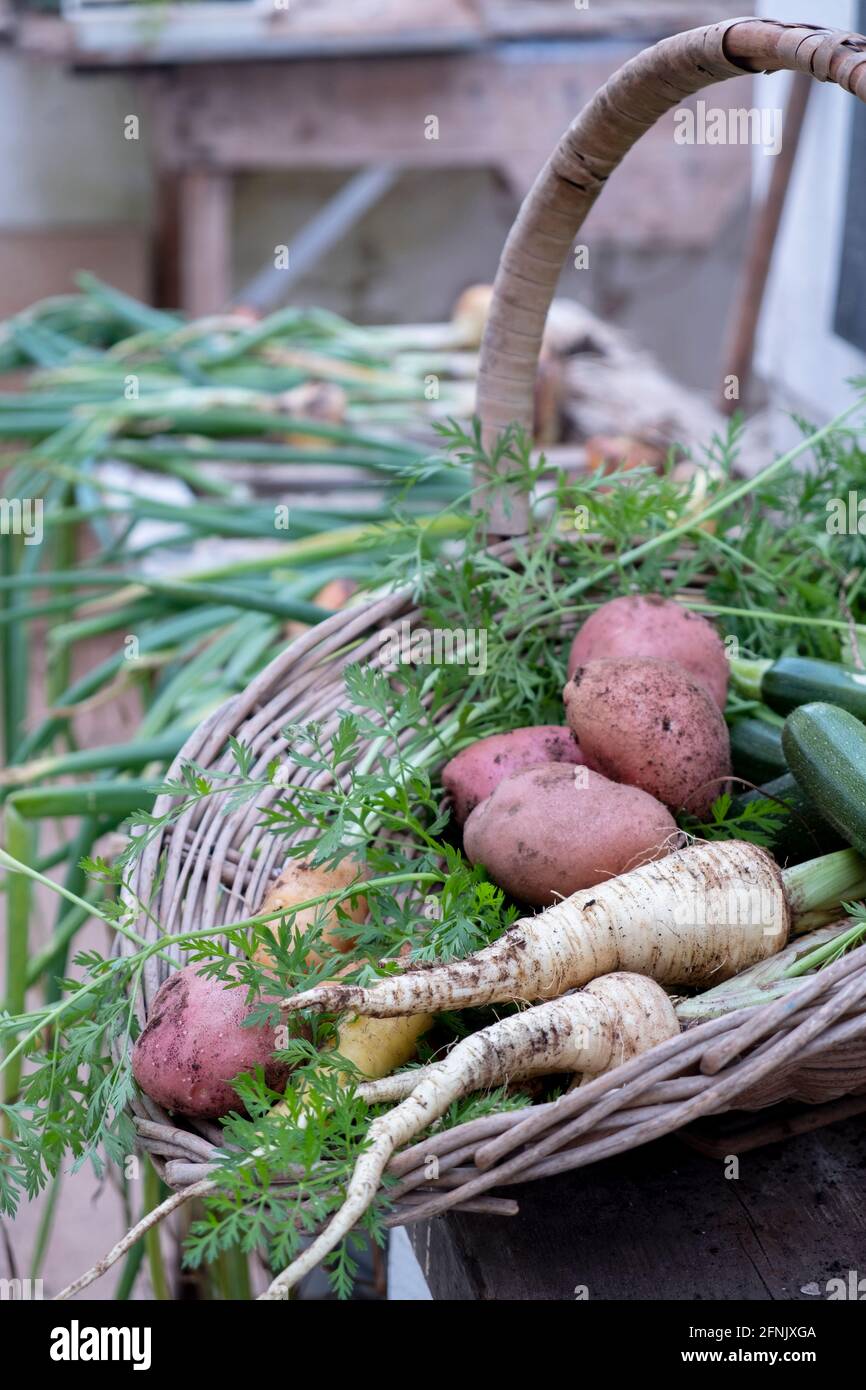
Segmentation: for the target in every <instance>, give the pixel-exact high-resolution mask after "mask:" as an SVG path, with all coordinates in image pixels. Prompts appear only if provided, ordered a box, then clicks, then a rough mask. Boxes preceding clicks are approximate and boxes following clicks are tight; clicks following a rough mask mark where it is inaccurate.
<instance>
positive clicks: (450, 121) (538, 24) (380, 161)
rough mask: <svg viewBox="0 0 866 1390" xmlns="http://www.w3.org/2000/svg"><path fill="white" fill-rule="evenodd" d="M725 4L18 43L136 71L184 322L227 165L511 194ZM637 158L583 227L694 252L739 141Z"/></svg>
mask: <svg viewBox="0 0 866 1390" xmlns="http://www.w3.org/2000/svg"><path fill="white" fill-rule="evenodd" d="M0 4H2V0H0ZM133 9H134V7H133ZM223 9H224V11H225V12H226V14H227V15H228V14H229V13H230V11H231V7H230V6H224V7H223ZM182 10H183V12H184V15H185V16H186V17H187V18H189V17H190V16H194V12H195V6H190V5H186V6H183V7H182ZM95 11H97V13H96V15H95V20H96V21H97V22H98V7H95ZM737 12H738V7H737V5H736V0H733V3H731V0H727V3H726V0H676V2H675V3H666V0H610V3H605V4H604V5H595V4H590V5H589V6H588V8H586V9H580V8H578V7H577V6H575V5H573V4H571V3H569V2H568V0H531V3H527V0H316V3H315V4H308V3H305V0H292V3H291V4H290V5H288V6H285V7H280V6H275V7H274V8H273V9H270V10H269V11H268V13H267V15H265V14H264V12H263V17H262V25H261V33H260V34H259V35H256V34H255V33H253V34H252V35H248V36H247V37H246V38H245V39H244V41H243V42H242V43H239V44H238V46H237V48H236V50H230V52H227V50H226V42H225V35H223V36H222V38H221V40H220V43H219V45H217V44H216V43H211V46H210V48H209V47H208V43H207V40H206V36H205V37H203V38H202V40H201V41H200V42H199V43H198V44H197V45H196V44H195V43H193V42H191V40H190V36H189V34H188V33H187V34H186V37H183V33H182V32H179V33H178V36H177V37H176V38H175V39H174V40H173V39H172V30H171V28H170V26H169V27H165V25H164V24H163V27H160V26H159V25H157V26H155V27H154V31H153V37H151V38H150V39H147V41H145V39H144V38H142V37H141V36H140V35H139V39H138V41H137V42H136V43H135V45H133V46H130V47H128V48H124V47H123V46H122V45H119V44H118V43H117V42H116V41H115V42H113V44H112V45H111V46H109V47H103V48H100V47H99V46H98V44H97V45H95V46H94V44H93V43H90V44H87V43H85V41H84V38H83V36H82V34H83V31H82V30H80V29H78V30H76V29H74V28H72V27H70V25H69V24H68V23H64V21H62V20H57V19H46V18H45V17H42V18H39V17H30V18H28V17H26V16H25V17H24V18H22V19H21V20H20V22H19V25H18V31H17V43H18V46H19V47H20V48H21V49H22V50H23V51H26V52H28V53H30V54H33V55H37V56H38V55H41V56H43V57H45V58H48V59H51V60H53V61H55V62H60V63H62V64H64V65H65V66H68V67H70V68H72V69H74V70H76V71H78V72H81V73H82V74H84V75H86V74H89V73H96V72H98V71H100V70H106V69H115V70H117V69H120V68H123V69H126V70H128V71H130V72H131V73H132V74H133V75H134V76H135V78H136V80H137V83H138V86H139V90H140V91H141V94H142V99H143V109H144V110H145V112H146V113H147V126H148V138H149V143H150V148H151V150H152V154H153V160H154V163H155V172H156V175H157V186H158V190H159V198H158V204H159V206H158V216H157V228H156V242H157V244H156V257H155V260H156V264H157V266H158V268H159V275H158V285H157V298H158V300H159V301H160V302H162V303H172V304H180V305H181V307H183V308H184V309H186V310H187V311H188V312H189V313H191V314H194V315H198V314H204V313H209V312H211V311H214V310H217V309H219V308H220V307H222V306H223V305H224V304H225V303H226V302H227V301H228V300H229V298H230V296H231V291H232V281H231V213H232V189H233V183H234V179H235V177H236V176H237V175H238V174H241V173H249V172H259V171H274V170H284V171H289V170H301V169H311V168H315V169H337V170H345V171H347V172H351V171H353V170H357V169H359V168H365V167H369V166H371V165H372V166H383V165H390V166H393V167H396V168H406V169H428V168H429V169H431V170H433V169H443V168H467V167H471V168H484V167H487V168H493V169H496V170H497V171H498V172H499V173H500V174H501V175H502V177H503V178H504V179H505V180H506V181H507V183H508V184H509V185H510V186H511V188H512V189H513V190H514V192H515V194H516V195H517V196H518V197H522V196H523V194H524V193H525V192H526V191H527V189H528V188H529V186H530V184H531V182H532V180H533V178H534V177H535V175H536V173H537V172H538V170H539V168H540V167H541V165H542V164H543V162H544V160H545V159H546V157H547V155H548V154H549V153H550V151H551V149H552V148H553V146H554V145H555V143H556V141H557V139H558V138H559V136H560V134H561V133H562V131H563V130H564V129H565V127H566V126H567V125H568V124H569V123H570V121H571V120H572V119H573V117H574V116H575V115H576V113H577V112H578V111H579V110H580V108H581V106H582V105H583V104H584V102H585V101H586V100H587V99H588V98H589V97H590V96H591V95H592V93H593V92H594V91H595V90H596V89H597V87H598V86H599V85H600V84H601V83H602V82H604V81H605V80H606V78H607V77H608V76H609V75H610V73H611V72H613V71H614V70H615V68H617V67H618V66H619V65H620V64H621V63H623V62H625V61H626V60H627V59H628V58H629V57H630V56H632V55H633V54H634V53H636V52H638V51H639V50H640V49H641V48H643V47H644V46H645V45H646V44H647V43H649V42H652V41H654V40H656V39H658V38H660V37H662V36H663V35H665V34H667V33H670V32H673V31H675V30H677V29H683V28H689V27H691V26H692V25H695V24H700V23H706V22H709V21H711V20H717V19H719V18H722V17H724V15H725V14H729V15H730V14H735V13H737ZM166 13H168V14H170V8H169V11H167V12H166ZM215 50H218V51H215ZM750 82H751V79H749V78H743V79H742V90H741V91H740V92H737V90H736V89H737V87H738V86H739V85H740V80H739V79H738V80H737V82H736V83H735V84H734V85H733V87H732V88H731V89H730V100H731V102H732V103H733V104H738V103H739V104H748V100H750V98H748V99H747V94H748V93H749V92H750V90H751V88H750ZM431 116H435V117H436V119H437V120H438V123H439V125H438V133H437V137H436V138H430V135H429V126H428V119H429V117H431ZM633 168H634V174H633V177H632V178H631V179H629V178H628V176H624V177H620V178H618V179H617V180H614V181H613V183H612V187H611V189H610V190H609V191H608V192H607V193H606V196H605V198H604V199H602V200H601V202H600V204H599V210H598V212H597V213H594V214H593V218H594V219H595V220H594V221H593V223H592V229H593V230H594V232H595V234H596V235H598V236H604V235H605V234H607V235H609V236H611V237H615V238H616V239H617V240H618V241H619V242H621V243H624V244H627V245H628V244H631V245H635V244H650V243H652V242H653V241H657V240H661V242H662V243H663V244H665V245H666V246H670V247H674V248H678V247H682V248H689V247H699V246H705V245H707V244H708V243H709V242H710V241H712V239H713V238H715V237H717V236H718V235H720V234H721V233H722V231H723V229H724V228H725V225H726V223H727V221H728V219H730V217H731V216H732V215H733V213H734V212H735V211H736V209H737V208H738V207H741V206H742V204H743V201H744V199H745V198H746V196H747V193H748V187H749V179H750V162H749V153H748V151H747V150H745V149H743V148H742V147H737V146H730V147H727V148H720V149H717V150H715V151H714V158H713V159H712V160H709V161H707V160H706V159H705V158H704V151H703V150H702V149H700V148H698V147H683V146H678V145H675V144H674V141H673V139H672V137H671V128H670V127H666V126H665V125H664V124H662V125H661V126H660V127H657V128H656V129H655V130H653V131H651V132H650V133H649V134H648V136H647V137H646V139H645V140H644V141H643V142H642V145H641V150H640V152H639V153H638V155H637V161H636V163H635V165H634V166H633ZM660 190H663V194H661V195H660Z"/></svg>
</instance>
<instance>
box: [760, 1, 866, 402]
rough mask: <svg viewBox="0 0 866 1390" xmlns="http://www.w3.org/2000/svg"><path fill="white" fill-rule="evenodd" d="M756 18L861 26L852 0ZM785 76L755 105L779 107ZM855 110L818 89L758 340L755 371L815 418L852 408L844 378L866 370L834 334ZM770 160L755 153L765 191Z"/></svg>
mask: <svg viewBox="0 0 866 1390" xmlns="http://www.w3.org/2000/svg"><path fill="white" fill-rule="evenodd" d="M759 12H760V13H761V14H763V15H766V16H767V17H769V18H774V19H784V20H791V21H797V20H801V21H802V20H804V19H805V20H806V21H807V22H810V23H811V22H814V23H819V24H823V25H827V26H828V27H837V28H841V29H848V30H850V29H854V28H856V25H857V5H856V3H855V0H820V4H818V3H816V2H815V0H811V3H809V0H805V3H804V0H762V4H761V6H760V10H759ZM789 80H790V79H789V78H787V77H784V78H782V77H779V76H763V77H761V78H759V79H758V89H757V91H758V95H757V101H758V103H759V104H760V105H762V106H763V105H767V106H781V105H783V104H784V101H785V95H786V92H785V88H783V86H782V83H783V82H784V83H785V84H787V82H788V81H789ZM854 109H855V98H854V97H852V96H851V95H850V94H849V93H847V92H843V91H841V90H840V89H839V88H838V87H836V86H835V85H834V84H832V83H818V82H816V83H815V84H814V86H813V91H812V95H811V98H810V104H809V111H808V114H807V119H806V126H805V129H804V131H803V138H802V143H801V146H800V150H799V153H798V159H797V166H796V169H795V171H794V178H793V181H792V185H791V190H790V195H789V201H788V206H787V208H786V211H785V218H784V222H783V225H782V228H781V232H780V238H779V241H778V243H777V246H776V253H775V257H774V261H773V268H772V272H771V276H770V281H769V284H768V287H767V298H766V301H765V308H764V315H763V319H762V323H761V332H760V335H759V340H758V352H757V368H758V371H759V372H760V374H761V375H762V376H764V377H765V378H766V379H767V380H768V381H769V382H770V384H771V385H772V387H773V388H775V389H774V394H775V395H777V397H778V398H780V399H781V400H783V401H787V402H788V403H790V404H791V405H792V406H795V407H796V408H798V409H801V410H803V411H804V412H805V413H807V414H808V415H809V416H811V418H813V419H815V420H824V419H827V418H829V417H830V416H832V415H834V414H836V413H838V412H839V411H841V410H843V409H844V408H845V407H846V406H848V405H850V404H851V401H852V399H853V394H852V390H851V387H850V386H848V385H847V384H846V383H847V379H848V378H850V377H852V376H856V375H860V376H862V375H863V374H864V372H866V358H864V356H863V355H862V354H861V353H859V352H857V351H856V349H855V348H853V347H851V346H850V344H848V343H846V342H845V341H844V340H843V339H841V338H838V337H836V335H835V334H834V332H833V320H834V317H835V311H836V293H837V285H838V276H839V261H840V254H841V238H842V229H843V221H844V216H845V204H846V196H847V182H848V154H849V148H850V135H851V125H852V117H853V113H854ZM770 164H771V160H769V159H767V158H766V156H765V155H764V154H763V153H762V152H761V151H760V150H756V152H755V181H756V184H757V185H758V187H759V188H760V187H761V186H762V185H763V183H764V181H765V180H766V177H767V175H768V173H769V172H770V171H769V169H768V165H770ZM864 177H866V173H864Z"/></svg>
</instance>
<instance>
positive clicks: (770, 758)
mask: <svg viewBox="0 0 866 1390" xmlns="http://www.w3.org/2000/svg"><path fill="white" fill-rule="evenodd" d="M731 762H732V765H733V769H734V772H735V773H736V774H737V776H738V777H744V778H745V780H746V781H747V782H768V781H769V780H770V778H771V777H779V776H780V775H781V774H782V773H783V772H787V770H788V766H787V763H786V762H785V754H784V753H783V752H782V730H781V727H780V726H777V725H775V724H768V723H767V721H766V720H765V719H738V720H737V721H736V722H735V723H734V724H732V725H731Z"/></svg>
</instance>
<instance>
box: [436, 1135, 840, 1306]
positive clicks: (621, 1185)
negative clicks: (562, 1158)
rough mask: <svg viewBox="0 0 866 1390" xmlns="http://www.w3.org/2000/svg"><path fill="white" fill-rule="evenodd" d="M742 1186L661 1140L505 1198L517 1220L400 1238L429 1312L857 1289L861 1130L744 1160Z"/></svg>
mask: <svg viewBox="0 0 866 1390" xmlns="http://www.w3.org/2000/svg"><path fill="white" fill-rule="evenodd" d="M739 1174H740V1175H739V1178H737V1179H734V1178H728V1177H726V1176H725V1164H724V1162H723V1161H720V1160H716V1159H711V1158H707V1157H704V1156H703V1155H701V1154H698V1153H696V1152H694V1151H693V1150H689V1149H688V1148H686V1147H685V1146H684V1145H683V1144H681V1143H679V1142H678V1141H677V1140H675V1139H665V1140H661V1141H660V1142H659V1143H657V1144H653V1145H649V1146H647V1147H645V1148H642V1149H639V1150H636V1151H635V1152H633V1153H630V1154H626V1155H624V1156H623V1157H622V1158H619V1159H614V1160H612V1161H610V1162H607V1163H604V1164H601V1165H598V1166H596V1167H592V1168H589V1169H581V1170H578V1171H577V1172H575V1173H571V1174H565V1175H563V1176H562V1177H560V1178H556V1179H550V1180H545V1181H542V1182H536V1183H530V1184H527V1185H526V1186H524V1187H515V1188H510V1189H507V1190H503V1194H502V1195H507V1196H512V1197H515V1198H516V1199H517V1200H518V1201H519V1203H520V1214H519V1216H516V1217H510V1218H507V1219H501V1220H500V1219H497V1218H493V1217H484V1216H471V1215H450V1214H445V1215H444V1216H440V1217H437V1218H436V1219H435V1220H434V1221H432V1222H428V1223H425V1224H423V1225H419V1226H413V1227H409V1235H410V1238H411V1240H412V1244H413V1247H414V1249H415V1253H416V1255H417V1257H418V1260H419V1262H420V1264H421V1267H422V1269H423V1270H424V1272H425V1277H426V1278H427V1282H428V1284H429V1286H430V1289H431V1292H432V1294H433V1297H434V1299H443V1300H446V1299H447V1300H457V1301H461V1302H464V1301H473V1300H482V1301H497V1302H498V1301H540V1300H555V1301H563V1300H574V1299H575V1298H576V1297H584V1296H585V1297H587V1298H588V1299H589V1301H590V1302H591V1301H592V1300H593V1299H611V1300H652V1299H663V1300H690V1299H701V1300H705V1299H714V1298H715V1299H724V1300H739V1299H745V1300H749V1301H770V1300H799V1301H806V1302H809V1301H814V1300H816V1299H819V1298H826V1297H827V1281H828V1280H830V1279H834V1278H845V1277H847V1275H848V1272H849V1271H851V1270H857V1271H859V1275H860V1277H863V1276H866V1125H864V1123H863V1119H862V1117H860V1118H859V1119H851V1120H848V1121H845V1122H843V1123H841V1124H838V1125H834V1126H831V1127H829V1128H827V1129H825V1130H820V1131H818V1132H816V1133H812V1134H806V1135H802V1136H800V1137H799V1138H797V1139H791V1140H788V1141H787V1142H785V1143H783V1144H774V1145H772V1146H769V1147H767V1148H764V1149H759V1150H756V1151H754V1152H752V1153H748V1154H744V1155H742V1156H741V1157H740V1160H739ZM584 1289H585V1290H586V1293H585V1295H584V1294H583V1290H584ZM803 1290H807V1292H803Z"/></svg>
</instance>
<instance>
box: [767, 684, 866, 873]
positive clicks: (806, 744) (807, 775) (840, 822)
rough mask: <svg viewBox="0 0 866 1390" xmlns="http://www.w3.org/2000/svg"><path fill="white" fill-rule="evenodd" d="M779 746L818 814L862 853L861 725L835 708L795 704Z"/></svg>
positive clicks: (865, 790)
mask: <svg viewBox="0 0 866 1390" xmlns="http://www.w3.org/2000/svg"><path fill="white" fill-rule="evenodd" d="M782 747H783V749H784V751H785V757H786V758H787V760H788V766H789V767H790V769H791V771H792V773H793V774H794V776H795V777H796V779H797V781H798V783H799V784H800V786H801V788H802V789H803V791H804V792H805V793H806V795H807V796H808V797H809V798H810V799H811V800H812V801H813V802H814V803H815V806H816V807H817V808H818V811H819V812H820V814H821V815H822V816H823V817H824V819H825V820H826V821H827V822H829V824H830V825H832V826H833V827H834V829H836V830H838V831H839V834H840V835H842V836H843V837H844V838H845V840H846V841H847V843H848V844H849V845H853V846H854V848H855V849H858V850H859V851H860V853H861V854H866V727H864V725H863V724H861V723H860V721H859V719H855V718H854V715H853V714H851V713H849V711H848V710H844V709H837V708H836V706H835V705H826V704H822V703H817V704H811V705H801V707H800V708H799V709H795V710H794V711H793V713H792V714H789V716H788V718H787V720H786V722H785V728H784V731H783V733H782Z"/></svg>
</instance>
